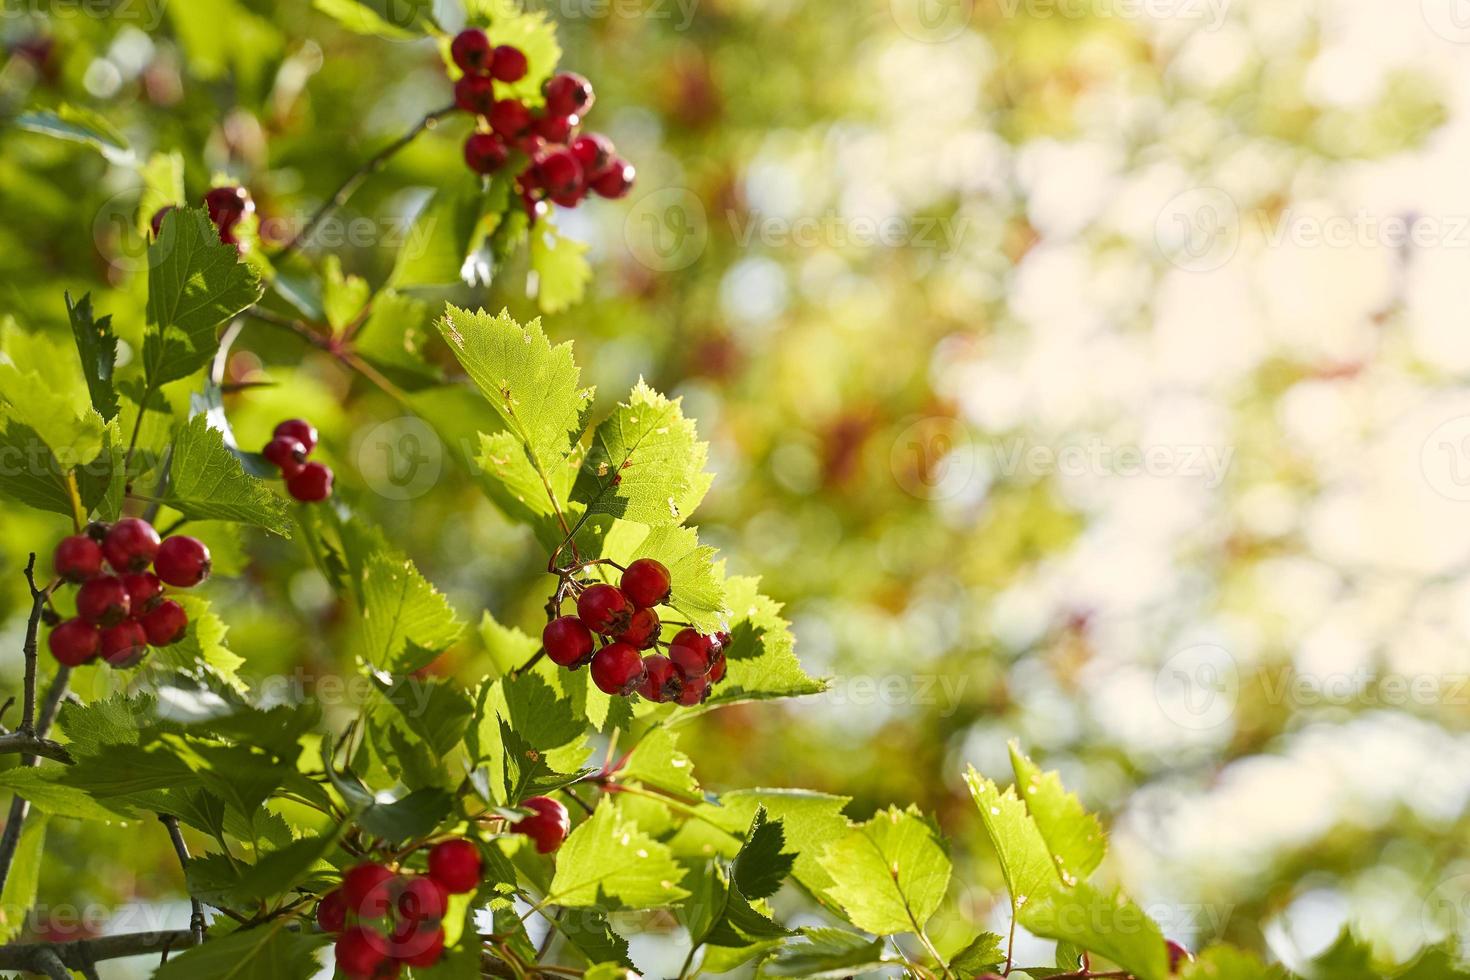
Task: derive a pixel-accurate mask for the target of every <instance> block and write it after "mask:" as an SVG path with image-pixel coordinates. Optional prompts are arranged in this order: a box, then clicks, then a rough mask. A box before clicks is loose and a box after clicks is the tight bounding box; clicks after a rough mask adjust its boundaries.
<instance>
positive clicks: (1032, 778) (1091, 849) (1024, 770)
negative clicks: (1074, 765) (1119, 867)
mask: <svg viewBox="0 0 1470 980" xmlns="http://www.w3.org/2000/svg"><path fill="white" fill-rule="evenodd" d="M1010 749H1011V767H1012V768H1013V769H1014V770H1015V772H1016V789H1017V790H1018V791H1019V792H1020V794H1021V799H1022V800H1024V801H1025V803H1026V811H1027V812H1028V813H1030V814H1031V819H1032V820H1033V821H1035V823H1036V828H1037V830H1039V831H1041V836H1042V839H1043V840H1045V841H1046V847H1047V850H1048V851H1049V852H1050V853H1051V856H1052V859H1053V861H1055V862H1056V871H1057V874H1058V875H1059V876H1060V877H1061V879H1062V882H1063V883H1064V884H1067V885H1075V884H1076V883H1077V882H1079V881H1086V880H1087V878H1088V876H1089V875H1091V874H1092V872H1093V871H1095V870H1097V866H1098V865H1099V864H1101V863H1102V859H1103V855H1104V854H1105V853H1106V852H1107V839H1106V838H1105V837H1104V836H1103V830H1102V825H1101V824H1100V823H1098V820H1097V817H1095V816H1093V815H1092V814H1090V813H1088V812H1087V810H1086V808H1085V807H1083V805H1082V803H1081V802H1080V801H1079V800H1078V799H1077V797H1075V796H1073V795H1072V794H1071V793H1068V792H1067V791H1066V789H1065V788H1063V786H1062V778H1061V777H1060V776H1059V775H1057V774H1056V773H1054V772H1047V773H1043V772H1042V771H1041V769H1040V767H1038V766H1037V765H1036V764H1035V763H1034V762H1032V761H1031V760H1030V759H1028V758H1026V756H1024V755H1023V754H1021V750H1020V748H1019V747H1018V746H1017V745H1016V743H1015V742H1012V743H1011V746H1010Z"/></svg>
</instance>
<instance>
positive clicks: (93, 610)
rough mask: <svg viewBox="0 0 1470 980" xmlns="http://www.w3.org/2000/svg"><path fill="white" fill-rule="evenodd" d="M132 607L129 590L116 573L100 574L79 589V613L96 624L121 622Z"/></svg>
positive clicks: (105, 624) (103, 624) (106, 624)
mask: <svg viewBox="0 0 1470 980" xmlns="http://www.w3.org/2000/svg"><path fill="white" fill-rule="evenodd" d="M132 608H133V607H132V600H131V599H130V598H129V596H128V590H127V588H126V587H125V586H124V585H123V583H122V579H120V578H118V577H117V576H116V575H99V576H98V577H97V578H94V579H89V580H88V581H86V582H83V583H82V587H81V588H80V589H77V615H78V616H80V617H81V618H82V619H84V620H86V621H87V622H89V623H92V624H93V625H95V626H112V625H115V624H117V623H120V622H122V621H123V620H125V619H127V618H128V614H129V613H130V612H131V611H132Z"/></svg>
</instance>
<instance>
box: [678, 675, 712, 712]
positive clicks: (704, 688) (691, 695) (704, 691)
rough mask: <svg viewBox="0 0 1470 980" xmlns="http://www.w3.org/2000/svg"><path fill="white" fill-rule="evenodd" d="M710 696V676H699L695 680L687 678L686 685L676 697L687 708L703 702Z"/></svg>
mask: <svg viewBox="0 0 1470 980" xmlns="http://www.w3.org/2000/svg"><path fill="white" fill-rule="evenodd" d="M707 697H709V678H708V677H699V678H696V679H694V680H692V681H691V680H685V681H684V687H683V688H682V689H681V690H680V691H679V696H678V697H677V698H676V699H675V700H676V701H678V703H679V704H681V705H683V706H684V707H686V708H692V707H694V706H695V705H696V704H703V703H704V699H705V698H707Z"/></svg>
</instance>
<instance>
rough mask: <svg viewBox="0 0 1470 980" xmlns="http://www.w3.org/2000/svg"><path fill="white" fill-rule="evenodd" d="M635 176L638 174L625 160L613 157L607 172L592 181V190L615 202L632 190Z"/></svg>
mask: <svg viewBox="0 0 1470 980" xmlns="http://www.w3.org/2000/svg"><path fill="white" fill-rule="evenodd" d="M637 174H638V172H637V171H636V170H634V169H633V165H632V164H631V163H629V162H628V161H627V160H624V159H623V158H622V157H614V158H613V161H612V163H611V164H609V165H608V168H607V170H606V171H604V172H603V173H602V175H601V176H599V177H598V178H597V179H596V180H594V181H592V189H593V190H594V191H596V192H597V193H598V195H599V196H601V197H605V198H608V199H610V200H616V199H617V198H620V197H623V196H625V195H626V194H627V193H628V191H630V190H632V189H633V180H634V178H635V177H637Z"/></svg>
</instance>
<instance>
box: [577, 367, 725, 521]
mask: <svg viewBox="0 0 1470 980" xmlns="http://www.w3.org/2000/svg"><path fill="white" fill-rule="evenodd" d="M708 455H709V445H708V444H707V443H703V442H700V441H699V434H698V432H697V431H696V430H695V427H694V423H693V422H692V421H690V420H689V419H686V418H685V417H684V413H683V412H682V410H681V409H680V402H679V400H678V399H675V400H673V401H670V400H669V399H667V398H665V397H664V396H663V395H660V394H659V393H658V392H656V391H654V390H653V389H652V388H650V387H648V385H646V384H644V383H643V382H642V381H639V382H638V384H637V386H636V387H634V389H633V393H632V394H631V395H630V396H629V397H628V401H627V402H626V403H625V404H623V405H619V406H618V408H617V410H616V411H614V412H613V414H612V415H611V416H610V417H608V418H607V419H606V420H605V421H604V422H603V423H602V424H601V425H599V426H598V427H597V430H596V431H595V432H594V433H593V436H592V445H591V447H590V448H589V449H588V451H587V455H586V457H585V459H584V460H583V461H582V468H581V471H580V473H579V474H578V477H577V483H576V486H575V487H574V488H573V491H572V497H573V499H574V500H577V501H579V502H581V503H583V504H585V505H586V507H587V510H588V511H589V512H590V513H593V514H609V515H611V516H613V517H620V518H623V519H624V520H629V521H637V522H638V523H640V524H647V525H649V526H653V527H656V526H659V525H664V524H682V523H683V522H684V519H685V518H686V517H687V516H688V515H689V514H690V513H691V512H692V511H693V510H694V508H695V507H697V506H699V502H700V500H702V499H703V498H704V495H705V493H706V492H707V491H708V490H709V486H710V481H711V479H712V476H711V474H709V473H706V472H705V471H704V466H705V463H706V461H707V460H708Z"/></svg>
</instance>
